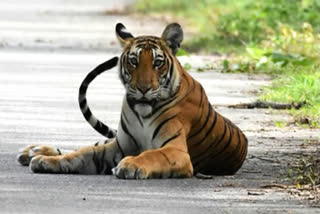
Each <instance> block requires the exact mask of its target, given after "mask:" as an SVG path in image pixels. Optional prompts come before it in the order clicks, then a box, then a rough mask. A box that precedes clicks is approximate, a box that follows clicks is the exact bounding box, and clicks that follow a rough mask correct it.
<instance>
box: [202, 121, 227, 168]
mask: <svg viewBox="0 0 320 214" xmlns="http://www.w3.org/2000/svg"><path fill="white" fill-rule="evenodd" d="M225 121H226V123H225V124H226V125H228V128H229V139H228V141H227V142H226V145H225V147H224V148H226V147H228V146H229V144H230V143H231V140H232V134H233V132H232V127H231V124H230V123H229V121H228V120H225ZM222 139H223V138H222ZM222 150H223V149H222ZM221 152H222V151H220V152H219V153H214V154H210V156H211V157H210V156H209V157H208V158H207V159H206V160H204V161H206V162H207V161H209V160H211V159H212V158H215V159H216V158H217V156H218V155H219V154H221ZM204 161H200V162H199V163H198V164H201V163H205V162H204ZM205 165H206V164H204V165H202V167H200V168H199V171H201V170H202V169H203V167H204V166H205Z"/></svg>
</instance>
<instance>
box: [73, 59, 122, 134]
mask: <svg viewBox="0 0 320 214" xmlns="http://www.w3.org/2000/svg"><path fill="white" fill-rule="evenodd" d="M118 60H119V58H118V57H113V58H112V59H110V60H108V61H106V62H104V63H102V64H100V65H98V66H97V67H96V68H95V69H93V70H92V71H91V72H90V73H89V74H88V75H87V76H86V78H85V79H84V80H83V81H82V83H81V85H80V88H79V98H78V101H79V106H80V109H81V112H82V114H83V116H84V117H85V118H86V120H87V121H88V123H89V124H90V125H91V126H92V127H93V128H94V129H95V130H96V131H97V132H99V133H100V134H102V135H103V136H105V137H107V138H113V137H115V136H116V133H117V130H115V129H112V128H110V127H109V126H107V125H105V124H104V123H102V122H101V121H100V120H98V119H97V118H96V117H95V116H94V115H93V114H92V112H91V110H90V108H89V106H88V104H87V98H86V94H87V89H88V86H89V84H90V83H91V82H92V80H94V79H95V78H96V77H97V76H98V75H99V74H101V73H103V72H104V71H106V70H110V69H111V68H113V67H115V66H116V65H117V63H118Z"/></svg>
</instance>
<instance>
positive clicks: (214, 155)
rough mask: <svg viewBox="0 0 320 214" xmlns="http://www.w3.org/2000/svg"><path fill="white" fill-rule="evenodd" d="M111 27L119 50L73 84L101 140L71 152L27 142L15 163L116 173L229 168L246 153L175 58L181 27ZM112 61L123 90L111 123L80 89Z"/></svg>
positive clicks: (181, 174) (134, 175) (222, 171)
mask: <svg viewBox="0 0 320 214" xmlns="http://www.w3.org/2000/svg"><path fill="white" fill-rule="evenodd" d="M115 32H116V36H117V38H118V40H119V42H120V44H121V46H122V48H123V52H122V54H121V56H120V57H114V58H112V59H111V60H109V61H106V62H105V63H103V64H101V65H99V66H98V67H96V68H95V69H94V70H93V71H92V72H91V73H89V74H88V76H87V77H86V78H85V80H84V81H83V83H82V84H81V86H80V89H79V105H80V109H81V111H82V114H83V115H84V117H85V119H86V120H87V121H88V123H89V124H90V125H91V126H92V127H93V128H94V129H95V130H96V131H98V132H99V133H100V134H102V135H104V136H105V137H107V138H106V140H103V141H102V142H98V143H96V144H95V145H92V146H86V147H84V148H80V149H78V150H75V151H69V150H62V149H59V148H56V147H53V146H45V145H42V146H41V145H40V146H39V145H30V146H27V147H26V148H24V149H22V150H21V151H20V153H19V154H18V156H17V160H18V162H19V163H20V164H22V165H25V166H28V165H29V168H30V170H31V171H32V172H34V173H64V174H66V173H73V174H109V175H112V174H113V175H115V176H116V177H117V178H120V179H150V178H191V177H193V176H194V175H196V174H197V173H201V174H203V175H233V174H235V173H236V172H237V171H238V170H239V169H240V168H241V166H242V165H243V163H244V161H245V159H246V155H247V150H248V140H247V138H246V136H245V135H244V133H243V132H242V131H241V130H240V129H239V128H238V127H237V126H236V125H235V124H234V123H232V122H231V121H230V120H228V119H227V118H225V117H223V116H222V115H221V114H219V113H218V112H216V111H215V110H214V109H213V106H212V105H211V104H210V102H209V100H208V97H207V95H206V93H205V90H204V89H203V87H202V86H201V84H200V83H199V82H198V81H196V80H195V79H194V78H192V76H191V75H190V74H189V73H188V72H186V71H185V69H184V68H183V66H182V65H181V64H180V63H179V61H178V59H177V57H176V54H177V51H178V49H179V48H180V44H181V42H182V40H183V30H182V28H181V26H180V25H179V24H178V23H171V24H169V25H167V26H166V27H165V29H164V31H163V33H162V35H161V37H157V36H137V37H134V36H133V35H132V34H131V33H130V32H129V31H128V30H127V29H126V27H125V26H124V25H123V24H122V23H118V24H117V25H116V27H115ZM117 65H119V66H118V67H119V69H118V73H119V78H120V80H121V83H122V84H123V86H124V88H125V95H124V96H123V100H122V108H121V114H120V122H119V125H118V129H117V130H115V129H112V128H111V127H109V126H107V125H105V124H104V123H102V122H101V121H99V120H98V119H97V118H96V117H95V116H94V115H93V114H92V112H91V110H90V108H89V106H88V104H87V99H86V91H87V88H88V86H89V83H90V82H91V81H92V80H93V79H94V78H95V77H96V76H98V75H99V74H101V73H102V72H104V71H105V70H108V69H111V68H113V67H115V66H117Z"/></svg>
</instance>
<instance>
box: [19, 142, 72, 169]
mask: <svg viewBox="0 0 320 214" xmlns="http://www.w3.org/2000/svg"><path fill="white" fill-rule="evenodd" d="M70 152H72V151H71V150H65V149H59V148H56V147H54V146H48V145H36V144H33V145H29V146H27V147H25V148H22V149H21V150H20V151H19V153H18V155H17V161H18V163H20V164H21V165H23V166H29V164H30V161H31V159H32V158H33V157H35V156H37V155H45V156H57V155H61V154H66V153H70Z"/></svg>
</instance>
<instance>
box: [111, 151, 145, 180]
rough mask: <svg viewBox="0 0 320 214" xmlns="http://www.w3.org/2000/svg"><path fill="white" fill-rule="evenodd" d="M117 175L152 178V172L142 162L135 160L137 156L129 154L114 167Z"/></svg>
mask: <svg viewBox="0 0 320 214" xmlns="http://www.w3.org/2000/svg"><path fill="white" fill-rule="evenodd" d="M112 172H113V174H114V175H115V176H117V177H118V178H121V179H147V178H151V176H150V175H151V173H150V171H149V170H147V168H146V167H144V166H143V165H142V164H139V163H138V162H136V161H135V157H132V156H128V157H126V158H124V159H122V160H121V161H120V162H119V164H118V165H117V166H116V167H115V168H113V169H112Z"/></svg>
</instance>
